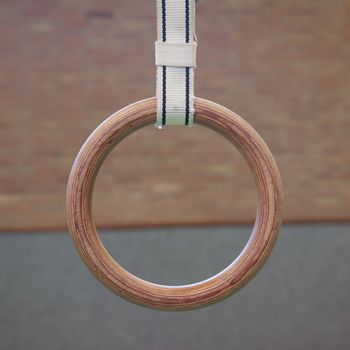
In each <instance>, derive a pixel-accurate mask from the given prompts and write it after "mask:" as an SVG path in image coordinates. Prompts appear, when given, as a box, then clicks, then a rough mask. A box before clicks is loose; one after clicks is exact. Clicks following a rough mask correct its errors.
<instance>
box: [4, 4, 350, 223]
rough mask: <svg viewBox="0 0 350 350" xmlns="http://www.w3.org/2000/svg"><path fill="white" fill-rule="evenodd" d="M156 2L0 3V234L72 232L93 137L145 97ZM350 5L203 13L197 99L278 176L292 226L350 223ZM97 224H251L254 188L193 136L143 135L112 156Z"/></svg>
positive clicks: (234, 159) (219, 149)
mask: <svg viewBox="0 0 350 350" xmlns="http://www.w3.org/2000/svg"><path fill="white" fill-rule="evenodd" d="M154 16H155V9H154V2H153V1H138V2H137V6H135V3H131V2H130V1H126V0H113V1H112V0H100V1H97V0H84V1H83V0H74V1H71V0H70V1H68V0H56V1H55V0H36V1H24V0H11V1H10V0H2V1H1V2H0V50H1V58H0V162H1V163H0V165H1V167H0V213H1V214H0V215H1V216H0V229H10V228H13V229H20V228H53V227H63V226H65V204H64V197H65V187H66V181H67V177H68V174H69V170H70V167H71V165H72V162H73V159H74V157H75V155H76V153H77V151H78V149H79V147H80V146H81V144H82V143H83V142H84V140H85V139H86V137H87V136H88V135H89V134H90V132H91V131H92V130H93V129H94V127H96V126H97V125H98V124H99V123H100V122H102V121H103V120H104V119H105V118H106V117H107V116H108V115H109V114H111V113H112V112H113V111H115V110H117V109H119V108H121V107H123V106H125V105H127V104H129V103H131V102H134V101H137V100H139V99H142V98H145V97H149V96H152V95H154V84H155V78H154V75H155V68H154V65H153V61H154V60H153V42H154V39H155V17H154ZM349 18H350V2H349V1H346V0H344V1H341V0H337V1H329V0H318V1H313V0H310V1H304V0H293V1H292V0H283V1H282V0H266V1H264V0H244V1H243V0H240V1H237V0H221V1H202V2H201V3H200V4H199V6H198V16H197V31H198V37H199V58H198V69H197V72H196V74H197V75H196V95H197V96H201V97H205V98H208V99H211V100H213V101H216V102H218V103H221V104H223V105H225V106H226V107H228V108H230V109H233V110H234V111H235V112H237V113H238V114H240V115H241V116H243V117H244V118H245V119H246V120H248V121H249V122H250V123H251V124H252V125H253V126H254V127H255V128H256V129H257V131H258V132H259V133H260V134H261V135H262V136H263V138H264V139H265V140H266V142H267V143H268V145H269V146H270V148H271V150H272V152H273V153H274V155H275V157H276V160H277V162H278V164H279V166H280V170H281V173H282V177H283V181H284V188H285V199H286V206H285V218H286V219H287V220H289V221H303V220H339V219H341V220H345V219H346V220H348V219H350V211H349V208H350V153H349V149H350V134H349V133H350V118H349V113H350V21H349ZM96 186H97V188H96V195H95V198H94V201H95V202H94V209H95V217H96V221H97V222H98V224H99V225H104V226H111V225H116V226H125V225H162V224H190V223H194V224H196V223H198V224H207V223H234V222H244V221H250V220H252V219H253V217H254V210H255V189H254V184H253V182H252V179H251V177H250V175H249V171H248V170H247V168H246V166H245V164H244V162H243V161H242V160H241V159H240V157H239V156H238V155H237V152H235V151H234V150H233V149H232V147H231V146H230V145H228V144H227V143H226V141H224V140H222V139H221V138H220V137H218V136H216V135H215V134H214V133H213V132H211V131H209V130H205V129H203V128H201V127H198V126H197V127H194V128H193V129H185V128H168V129H167V130H165V131H164V132H159V131H156V130H154V129H153V128H151V127H150V128H147V129H145V130H142V131H140V132H138V133H136V134H135V135H132V136H131V137H130V139H129V138H128V139H127V140H126V141H125V142H123V143H122V144H121V145H120V147H118V149H116V150H115V151H114V152H113V153H112V155H111V156H110V157H109V158H108V160H107V162H106V164H105V165H104V166H103V168H102V170H101V176H100V177H99V179H98V181H97V185H96Z"/></svg>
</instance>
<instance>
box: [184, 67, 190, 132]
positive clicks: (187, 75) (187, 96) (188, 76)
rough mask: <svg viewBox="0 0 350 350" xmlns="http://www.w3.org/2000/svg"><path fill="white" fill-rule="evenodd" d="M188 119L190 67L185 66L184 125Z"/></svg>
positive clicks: (187, 122)
mask: <svg viewBox="0 0 350 350" xmlns="http://www.w3.org/2000/svg"><path fill="white" fill-rule="evenodd" d="M189 120H190V67H186V119H185V125H188V124H189Z"/></svg>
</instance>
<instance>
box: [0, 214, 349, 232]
mask: <svg viewBox="0 0 350 350" xmlns="http://www.w3.org/2000/svg"><path fill="white" fill-rule="evenodd" d="M327 223H335V224H336V223H339V224H348V223H350V219H349V218H345V219H344V218H335V219H319V218H317V219H315V218H310V219H302V220H300V219H295V220H293V219H292V220H289V219H287V220H283V224H286V225H314V224H327ZM246 225H254V221H253V220H252V221H244V220H243V221H238V222H237V221H234V222H229V221H227V222H223V221H220V222H213V221H211V222H201V223H198V222H190V221H189V222H183V223H180V224H179V223H163V224H158V225H157V224H145V225H142V224H134V225H97V229H98V230H106V231H112V230H116V231H119V230H142V229H147V230H149V229H152V228H154V229H161V228H201V227H209V228H210V227H228V226H246ZM282 231H283V225H282ZM57 232H62V233H68V227H64V226H51V227H47V228H45V227H30V228H10V227H9V228H0V235H1V234H8V233H14V234H15V233H28V234H30V233H48V234H50V233H57Z"/></svg>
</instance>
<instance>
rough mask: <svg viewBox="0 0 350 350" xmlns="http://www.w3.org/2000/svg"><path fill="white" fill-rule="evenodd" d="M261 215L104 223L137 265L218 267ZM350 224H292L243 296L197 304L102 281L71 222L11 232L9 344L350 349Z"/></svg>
mask: <svg viewBox="0 0 350 350" xmlns="http://www.w3.org/2000/svg"><path fill="white" fill-rule="evenodd" d="M249 231H250V228H249V227H245V226H243V227H225V228H195V229H193V228H191V229H185V228H182V229H154V230H151V229H147V230H122V231H116V232H112V231H109V232H104V233H102V238H103V241H104V243H105V245H106V247H107V249H108V250H109V251H110V252H111V254H112V256H114V257H115V258H116V259H118V261H119V262H120V263H121V264H122V265H123V266H124V267H125V268H127V269H128V270H130V271H131V272H132V273H134V274H136V275H138V276H140V277H142V278H146V279H149V280H151V281H154V282H158V283H169V284H182V283H189V282H195V281H198V280H200V279H203V278H206V277H209V276H210V275H212V274H214V273H216V272H218V271H219V270H221V269H222V268H224V267H225V266H226V265H227V264H228V263H229V262H230V261H231V260H232V259H233V258H234V257H235V256H236V255H237V254H238V253H239V251H240V250H241V249H242V247H243V246H244V244H245V242H246V240H247V239H248V236H249ZM349 251H350V225H346V224H327V225H285V226H284V227H283V230H282V232H281V235H280V239H279V241H278V243H277V245H276V248H275V250H274V252H273V254H272V256H271V258H270V259H269V260H268V262H267V264H266V265H265V267H264V268H263V270H262V271H261V272H260V273H259V274H258V275H257V276H256V277H255V278H254V279H253V280H252V281H251V282H250V283H249V284H248V285H247V286H246V287H245V288H243V289H242V290H241V291H240V292H238V293H237V294H236V295H234V296H233V297H231V298H229V299H227V300H225V301H223V302H221V303H219V304H216V305H213V306H210V307H207V308H204V309H201V310H197V311H187V312H177V313H169V312H160V311H154V310H149V309H145V308H142V307H140V306H136V305H133V304H130V303H129V302H126V301H124V300H122V299H120V298H119V297H117V296H115V295H114V294H112V293H111V292H109V291H108V290H107V289H105V288H104V287H103V286H102V285H101V284H100V283H99V282H97V281H96V280H95V279H94V278H93V277H92V275H90V273H89V272H88V270H87V269H86V268H85V266H84V265H83V263H82V262H81V260H80V259H79V257H78V255H77V253H76V252H75V249H74V247H73V245H72V243H71V241H70V237H69V236H68V235H67V234H65V233H62V232H57V233H47V234H45V233H22V234H13V233H11V234H6V233H5V234H0V266H1V272H0V349H1V350H10V349H11V350H17V349H26V350H31V349H33V350H34V349H35V350H41V349H50V350H55V349H65V350H66V349H74V350H76V349H81V350H84V349H108V348H111V347H113V348H114V349H120V350H124V349H133V350H137V349H154V350H156V349H169V350H177V349H182V350H186V349H203V350H206V349H208V350H209V349H213V348H220V349H222V350H225V349H234V348H235V349H269V350H271V349H284V350H288V349H291V350H292V349H316V348H317V349H318V350H322V349H327V350H328V349H349V348H350V298H349V295H350V253H349Z"/></svg>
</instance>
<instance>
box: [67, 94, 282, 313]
mask: <svg viewBox="0 0 350 350" xmlns="http://www.w3.org/2000/svg"><path fill="white" fill-rule="evenodd" d="M195 110H196V113H195V123H197V124H201V125H203V126H205V127H208V128H211V129H213V130H214V131H216V132H218V133H219V134H221V135H222V136H224V137H225V138H227V139H228V140H229V141H230V142H231V143H232V144H233V145H235V146H236V147H237V149H238V150H239V151H240V152H241V154H242V155H243V157H244V159H245V160H246V162H247V164H248V165H249V167H250V169H251V172H252V174H253V176H254V179H255V183H256V187H257V198H258V208H257V214H256V221H255V226H254V229H253V232H252V234H251V238H250V239H249V241H248V243H247V245H246V247H245V248H244V249H243V251H242V253H241V254H240V255H239V256H238V258H237V259H236V260H235V261H234V262H233V263H232V264H231V265H230V266H228V267H227V268H226V269H225V270H223V271H222V272H220V273H219V274H217V275H215V276H213V277H212V278H209V279H207V280H205V281H201V282H199V283H195V284H191V285H185V286H176V287H171V286H163V285H157V284H154V283H150V282H147V281H144V280H142V279H140V278H138V277H136V276H134V275H132V274H130V273H129V272H127V271H126V270H124V269H123V268H122V267H121V266H120V265H119V264H118V263H117V262H115V261H114V260H113V258H112V257H111V256H110V255H109V254H108V252H107V251H106V249H105V248H104V246H103V244H102V242H101V240H100V238H99V235H98V233H97V230H96V228H95V225H94V223H93V218H92V195H93V188H94V183H95V179H96V176H97V174H98V171H99V169H100V166H101V164H102V162H103V161H104V159H105V158H106V157H107V155H108V154H109V153H110V151H111V150H112V149H113V147H115V146H116V145H117V144H118V143H119V142H120V141H121V140H122V139H124V138H125V137H127V136H128V135H130V134H131V133H133V132H135V131H136V130H138V129H140V128H142V127H144V126H146V125H148V124H152V123H154V121H155V113H156V99H155V98H152V99H147V100H143V101H140V102H137V103H135V104H132V105H130V106H128V107H126V108H124V109H122V110H120V111H119V112H117V113H115V114H113V115H112V116H111V117H110V118H108V119H107V120H106V121H105V122H104V123H102V124H101V125H100V126H99V127H98V128H97V129H96V130H95V131H94V132H93V133H92V134H91V136H90V137H89V138H88V140H87V141H86V142H85V144H84V145H83V147H82V149H81V150H80V152H79V154H78V156H77V158H76V160H75V162H74V165H73V168H72V171H71V175H70V178H69V183H68V188H67V218H68V224H69V228H70V231H71V235H72V238H73V241H74V243H75V245H76V247H77V250H78V252H79V254H80V256H81V258H82V259H83V261H84V262H85V264H86V265H87V266H88V268H89V269H90V271H91V272H92V273H93V274H94V275H95V276H96V277H97V278H98V279H99V280H100V281H101V282H102V283H104V284H105V285H106V286H107V287H108V288H110V289H111V290H112V291H113V292H115V293H117V294H119V295H121V296H122V297H124V298H126V299H128V300H130V301H132V302H134V303H137V304H141V305H144V306H147V307H152V308H156V309H166V310H185V309H194V308H198V307H202V306H205V305H208V304H211V303H214V302H217V301H219V300H221V299H223V298H225V297H227V296H229V295H231V294H232V293H234V292H235V291H237V290H238V289H239V288H241V287H242V286H243V285H244V284H245V283H246V282H247V281H249V279H250V278H252V276H253V275H254V274H255V273H256V272H257V271H258V270H259V269H260V268H261V267H262V265H263V264H264V262H265V260H266V259H267V257H268V256H269V254H270V252H271V250H272V247H273V245H274V243H275V241H276V238H277V235H278V231H279V227H280V224H281V220H282V186H281V179H280V175H279V171H278V169H277V166H276V163H275V161H274V159H273V157H272V155H271V153H270V151H269V149H268V147H267V146H266V144H265V143H264V142H263V140H262V139H261V138H260V136H259V135H258V134H257V133H256V131H254V129H253V128H252V127H251V126H250V125H249V124H248V123H246V122H245V121H244V120H243V119H241V118H240V117H239V116H237V115H236V114H235V113H233V112H231V111H230V110H228V109H226V108H224V107H222V106H220V105H217V104H215V103H213V102H210V101H207V100H203V99H198V98H197V99H196V100H195ZM192 130H193V132H195V129H192ZM121 185H122V184H121Z"/></svg>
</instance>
